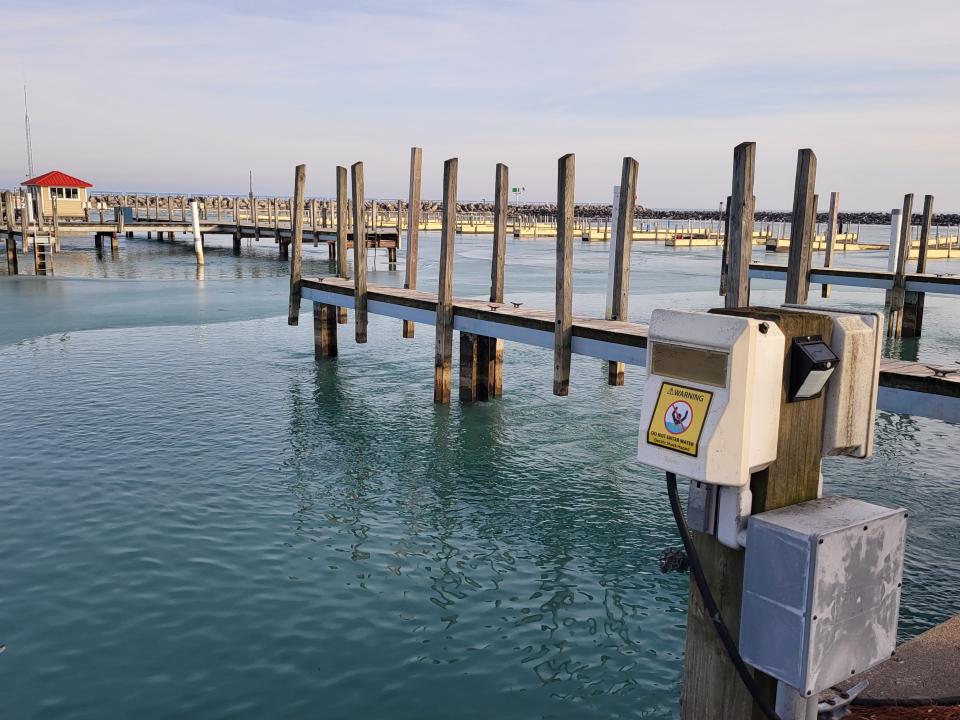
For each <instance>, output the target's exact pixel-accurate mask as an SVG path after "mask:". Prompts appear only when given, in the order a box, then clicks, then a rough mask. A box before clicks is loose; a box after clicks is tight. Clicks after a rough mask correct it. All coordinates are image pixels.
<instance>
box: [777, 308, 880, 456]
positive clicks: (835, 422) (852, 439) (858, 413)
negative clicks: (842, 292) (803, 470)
mask: <svg viewBox="0 0 960 720" xmlns="http://www.w3.org/2000/svg"><path fill="white" fill-rule="evenodd" d="M784 307H786V308H791V309H796V310H802V311H804V312H815V313H818V314H821V315H828V316H829V317H830V318H832V319H833V332H832V334H831V340H830V349H831V350H833V352H834V354H835V355H836V356H837V358H839V362H838V363H837V369H836V372H835V373H834V374H833V376H832V377H831V378H830V382H829V383H827V386H826V388H825V390H824V410H823V447H822V451H821V455H822V456H823V457H828V456H830V455H846V456H848V457H855V458H868V457H870V456H871V455H873V437H874V426H875V424H876V423H875V421H876V417H877V390H878V388H879V386H880V351H881V349H882V347H883V316H882V315H881V314H880V313H861V312H856V311H850V310H839V309H836V308H822V309H820V308H811V307H808V306H806V305H784Z"/></svg>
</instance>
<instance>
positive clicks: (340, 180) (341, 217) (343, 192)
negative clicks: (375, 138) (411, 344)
mask: <svg viewBox="0 0 960 720" xmlns="http://www.w3.org/2000/svg"><path fill="white" fill-rule="evenodd" d="M336 186H337V200H336V207H335V208H333V210H335V212H336V216H337V224H336V231H337V241H336V244H335V245H333V246H332V247H333V248H335V251H334V253H335V254H334V258H335V259H336V263H337V277H342V278H344V279H347V278H349V277H350V273H349V272H348V271H347V224H348V221H347V205H348V202H347V169H346V168H345V167H342V166H339V165H338V166H337V176H336ZM327 247H328V248H330V247H331V246H330V245H327ZM337 322H338V323H340V324H341V325H343V324H345V323H346V322H347V309H346V308H344V307H342V308H337Z"/></svg>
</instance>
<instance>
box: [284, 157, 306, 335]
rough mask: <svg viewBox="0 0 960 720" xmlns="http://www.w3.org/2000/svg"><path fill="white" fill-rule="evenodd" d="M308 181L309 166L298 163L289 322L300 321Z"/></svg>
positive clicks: (291, 238) (293, 223)
mask: <svg viewBox="0 0 960 720" xmlns="http://www.w3.org/2000/svg"><path fill="white" fill-rule="evenodd" d="M306 182H307V166H306V165H297V167H296V170H294V173H293V203H292V205H291V206H290V246H291V250H292V255H291V257H290V310H289V312H288V313H287V324H288V325H297V324H298V323H299V322H300V274H301V272H302V270H303V186H304V185H305V184H306Z"/></svg>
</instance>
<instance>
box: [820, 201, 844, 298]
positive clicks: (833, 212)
mask: <svg viewBox="0 0 960 720" xmlns="http://www.w3.org/2000/svg"><path fill="white" fill-rule="evenodd" d="M839 213H840V193H838V192H832V193H830V217H829V218H827V238H826V247H825V248H824V254H823V266H824V267H825V268H828V267H830V266H831V265H832V264H833V246H834V244H835V243H836V241H837V219H838V217H839ZM820 297H825V298H828V297H830V285H829V284H828V283H823V285H821V286H820Z"/></svg>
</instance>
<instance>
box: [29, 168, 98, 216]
mask: <svg viewBox="0 0 960 720" xmlns="http://www.w3.org/2000/svg"><path fill="white" fill-rule="evenodd" d="M20 184H21V185H23V186H25V187H28V188H30V191H31V194H32V195H33V197H34V204H35V209H36V210H38V211H40V212H42V213H43V215H44V216H45V217H53V201H52V200H51V199H50V198H51V196H54V197H56V198H57V216H58V217H61V218H77V217H79V218H85V217H86V215H87V211H86V207H87V188H91V187H93V185H91V184H90V183H88V182H87V181H86V180H81V179H80V178H75V177H73V176H72V175H67V174H66V173H64V172H60V171H59V170H51V171H50V172H48V173H44V174H43V175H38V176H37V177H35V178H30V179H29V180H24V181H23V182H22V183H20Z"/></svg>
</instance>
